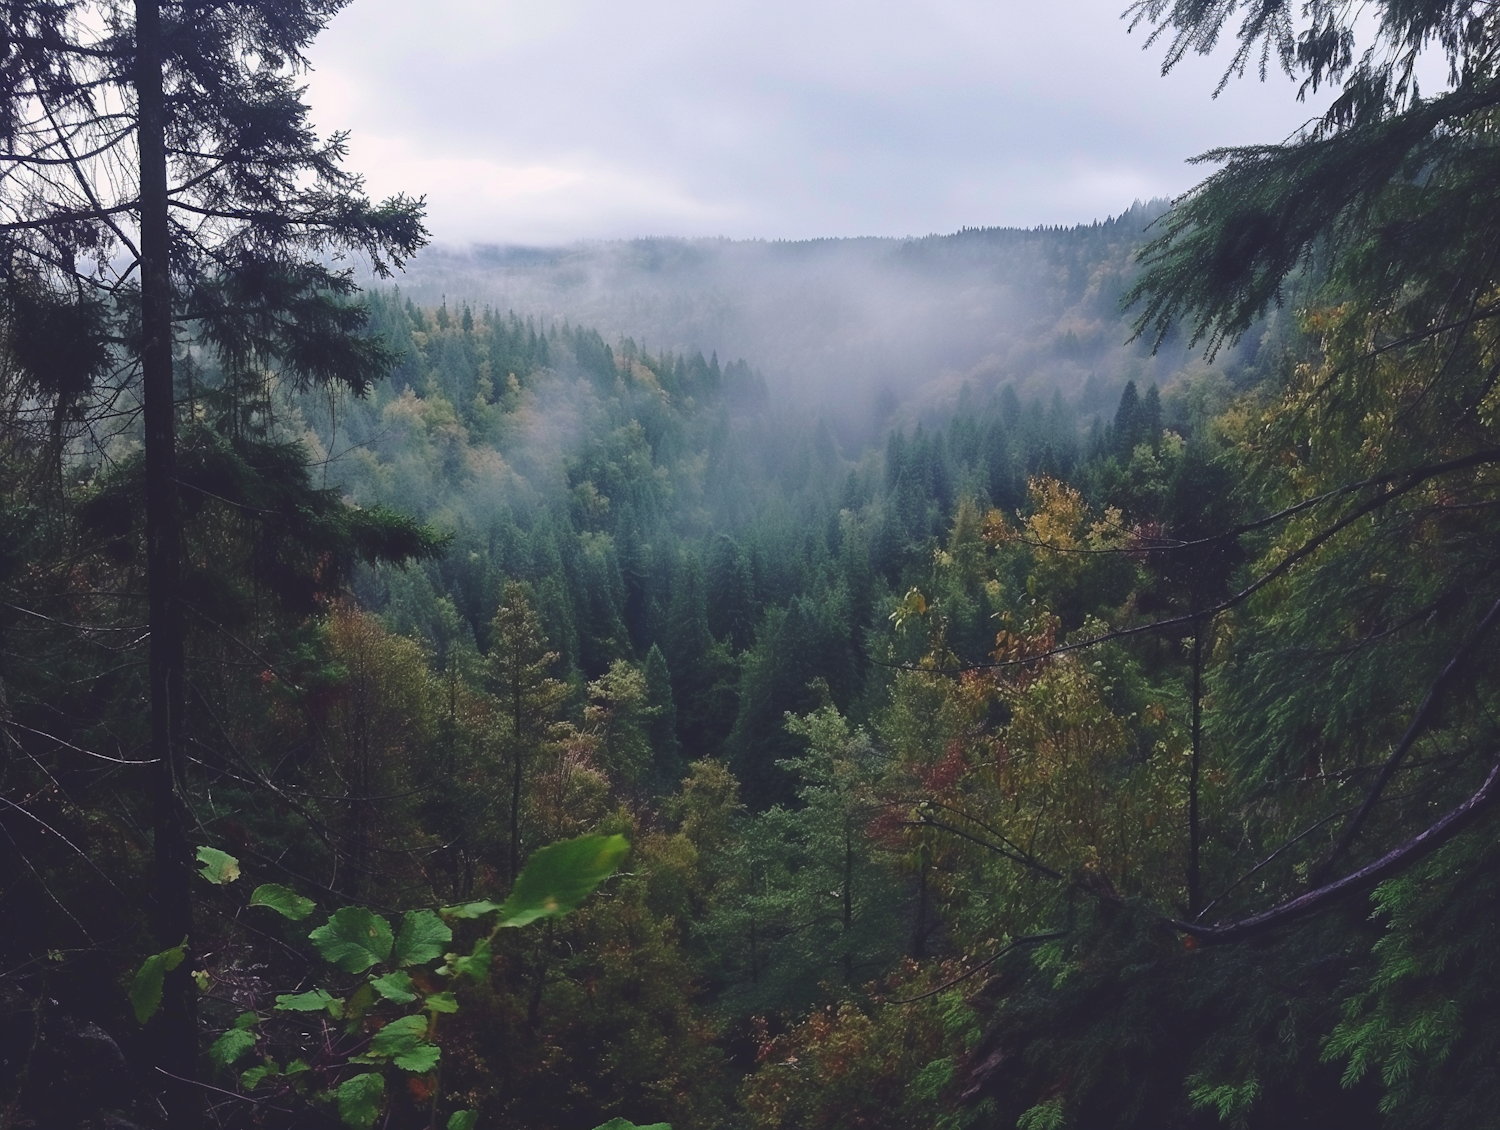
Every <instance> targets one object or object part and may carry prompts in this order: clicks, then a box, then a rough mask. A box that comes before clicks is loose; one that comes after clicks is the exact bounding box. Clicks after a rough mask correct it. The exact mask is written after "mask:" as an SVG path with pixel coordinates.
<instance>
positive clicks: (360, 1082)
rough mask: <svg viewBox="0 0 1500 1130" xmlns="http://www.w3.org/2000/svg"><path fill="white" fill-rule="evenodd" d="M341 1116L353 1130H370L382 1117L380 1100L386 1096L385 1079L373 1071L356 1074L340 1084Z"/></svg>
mask: <svg viewBox="0 0 1500 1130" xmlns="http://www.w3.org/2000/svg"><path fill="white" fill-rule="evenodd" d="M336 1093H337V1095H338V1100H339V1117H340V1118H342V1119H343V1120H344V1125H345V1126H350V1127H353V1130H370V1127H371V1126H374V1125H375V1119H377V1118H379V1117H380V1100H381V1099H383V1098H385V1080H384V1079H383V1078H381V1077H380V1076H379V1075H376V1074H374V1073H373V1072H371V1073H368V1074H365V1075H356V1076H354V1077H353V1078H352V1079H345V1080H344V1081H343V1082H342V1083H340V1084H339V1089H338V1091H337V1092H336Z"/></svg>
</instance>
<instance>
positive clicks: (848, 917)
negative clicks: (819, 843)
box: [843, 820, 854, 985]
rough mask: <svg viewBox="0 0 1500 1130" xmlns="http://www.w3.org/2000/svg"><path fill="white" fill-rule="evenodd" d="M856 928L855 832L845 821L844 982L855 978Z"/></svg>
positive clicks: (847, 982) (846, 982)
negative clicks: (852, 932) (851, 939)
mask: <svg viewBox="0 0 1500 1130" xmlns="http://www.w3.org/2000/svg"><path fill="white" fill-rule="evenodd" d="M853 928H854V834H853V829H852V828H850V826H849V822H848V821H847V820H845V821H844V930H843V934H844V984H846V985H847V984H849V983H850V982H852V981H853V980H854V951H853V950H852V949H851V948H850V943H849V931H850V930H852V929H853Z"/></svg>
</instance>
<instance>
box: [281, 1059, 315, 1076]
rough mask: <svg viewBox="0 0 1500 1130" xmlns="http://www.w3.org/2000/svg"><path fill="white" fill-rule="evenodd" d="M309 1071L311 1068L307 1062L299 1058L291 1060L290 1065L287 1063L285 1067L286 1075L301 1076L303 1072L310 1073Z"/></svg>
mask: <svg viewBox="0 0 1500 1130" xmlns="http://www.w3.org/2000/svg"><path fill="white" fill-rule="evenodd" d="M311 1070H312V1066H311V1065H310V1064H309V1063H308V1062H307V1060H305V1059H303V1058H301V1057H300V1056H299V1057H297V1058H296V1059H294V1060H292V1062H291V1063H289V1064H287V1065H286V1074H287V1075H301V1074H302V1073H303V1072H304V1071H311Z"/></svg>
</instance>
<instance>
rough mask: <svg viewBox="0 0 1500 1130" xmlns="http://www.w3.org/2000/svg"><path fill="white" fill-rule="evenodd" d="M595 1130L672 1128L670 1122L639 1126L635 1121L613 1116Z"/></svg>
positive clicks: (656, 1129) (670, 1129)
mask: <svg viewBox="0 0 1500 1130" xmlns="http://www.w3.org/2000/svg"><path fill="white" fill-rule="evenodd" d="M594 1130H672V1124H671V1123H669V1122H653V1123H651V1124H650V1125H649V1126H637V1125H636V1124H635V1123H634V1122H627V1121H626V1120H625V1119H623V1118H611V1119H610V1120H609V1121H608V1122H606V1123H605V1124H604V1125H603V1126H596V1127H594Z"/></svg>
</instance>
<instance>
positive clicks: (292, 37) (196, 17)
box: [0, 0, 425, 1127]
mask: <svg viewBox="0 0 1500 1130" xmlns="http://www.w3.org/2000/svg"><path fill="white" fill-rule="evenodd" d="M341 6H342V5H341V4H340V3H338V2H337V0H334V2H327V0H315V2H311V3H302V2H298V0H251V2H249V3H234V4H227V3H211V4H209V5H208V6H207V7H205V6H204V5H201V4H194V5H181V4H177V3H171V2H168V3H163V2H161V0H136V2H135V3H134V4H133V5H125V6H122V5H117V4H113V3H107V2H102V0H101V2H98V3H93V2H75V3H68V2H64V3H44V2H30V0H23V2H22V3H19V4H16V5H12V6H11V7H10V8H8V9H7V12H6V22H7V29H6V34H5V36H4V39H3V42H0V139H3V142H4V146H5V149H6V156H7V165H6V168H7V175H6V177H5V179H4V182H3V184H0V254H3V257H4V259H5V261H6V262H7V264H8V272H7V274H8V278H9V279H10V280H11V281H12V284H13V285H12V286H11V287H9V291H10V293H9V294H8V295H7V296H6V297H7V299H8V300H9V302H10V313H11V315H12V321H13V323H14V317H15V315H16V313H17V312H18V310H19V307H18V306H17V303H20V304H21V305H22V306H24V303H25V301H26V300H27V299H28V298H36V299H38V300H40V301H41V302H42V304H43V305H44V306H45V307H46V308H47V309H48V310H51V311H55V312H56V313H57V315H58V316H59V317H62V318H64V319H65V320H66V321H67V322H68V323H69V327H70V331H69V333H68V334H67V335H66V336H68V337H70V338H71V339H72V343H73V344H72V347H71V348H70V352H71V353H72V354H73V355H74V358H75V359H74V360H73V361H72V362H71V363H70V364H69V365H68V366H66V371H63V370H59V376H58V390H59V392H60V393H61V394H62V395H61V398H60V399H59V404H64V403H67V404H76V403H77V402H79V401H80V400H81V399H83V398H84V397H86V396H87V395H88V394H89V392H90V391H91V389H90V385H91V383H92V382H93V381H94V380H96V379H98V378H99V377H100V376H101V366H99V365H98V364H97V363H96V362H97V352H96V348H95V347H96V344H97V343H99V342H101V341H102V340H104V339H105V337H106V336H107V337H108V338H111V339H113V340H114V341H123V342H132V343H138V345H130V346H127V347H126V351H127V356H125V357H124V358H122V360H124V361H126V362H127V364H126V366H125V367H124V370H123V371H124V372H125V374H126V380H127V381H134V382H137V388H138V395H139V398H140V403H141V405H142V424H143V438H144V461H143V479H144V491H143V494H144V501H145V506H144V510H145V526H146V532H145V540H146V558H147V570H146V572H147V590H148V598H147V613H146V619H147V620H148V622H149V624H150V658H149V688H150V689H149V712H150V719H151V757H152V760H153V763H154V764H155V765H156V767H157V768H156V770H155V781H154V783H153V793H154V795H153V799H152V813H153V814H152V817H151V823H152V829H153V836H152V838H153V843H154V848H153V850H154V852H155V888H156V889H155V896H154V903H155V915H156V934H157V938H158V941H159V943H160V944H161V945H162V947H163V948H167V947H170V946H175V945H177V944H179V943H180V942H181V941H182V939H183V938H185V937H186V938H188V939H190V941H189V948H190V949H191V938H192V936H193V933H194V930H193V912H192V895H191V889H192V888H191V883H192V868H191V853H190V851H189V847H188V843H187V839H186V828H187V816H186V814H185V811H184V805H185V795H184V794H185V790H186V788H187V769H188V766H187V760H186V750H185V748H184V747H185V742H186V735H185V729H184V727H185V724H186V712H187V690H186V685H185V678H184V666H185V658H184V656H185V647H184V632H185V626H184V608H183V605H182V584H181V573H182V561H181V552H182V519H181V514H180V505H181V502H180V499H179V497H178V481H179V477H180V475H181V473H180V471H179V467H178V463H179V460H178V435H177V433H178V418H177V416H178V412H177V400H178V397H177V388H176V384H177V382H176V381H175V379H174V354H175V352H176V349H177V345H176V343H177V340H178V339H177V334H178V331H179V329H187V330H189V331H190V332H191V333H192V334H193V336H194V337H195V338H196V339H197V340H199V341H200V342H202V343H203V344H204V345H206V346H207V347H208V348H209V349H211V350H212V351H213V352H215V353H216V354H217V355H218V357H219V359H220V360H221V361H222V362H223V363H224V364H225V367H226V368H227V369H228V370H229V371H230V372H231V374H232V375H234V374H238V373H242V372H244V371H246V370H249V369H251V368H255V367H265V366H269V365H277V366H280V367H281V368H283V370H284V371H285V373H286V374H287V376H288V377H290V378H291V379H293V380H296V381H299V382H304V383H342V384H345V385H347V386H349V387H352V388H355V389H356V390H362V389H364V388H366V387H368V384H369V382H370V380H371V379H372V378H373V377H374V376H375V375H378V372H379V371H380V370H381V368H382V367H383V366H384V365H385V364H387V363H388V360H389V358H388V356H387V355H386V354H385V353H384V352H383V350H382V349H381V348H380V347H379V345H378V343H372V342H369V341H367V340H365V339H362V338H361V337H360V336H359V335H358V331H359V330H360V329H361V327H362V326H363V324H364V319H365V315H364V313H363V312H362V311H361V310H359V309H358V308H355V307H351V306H350V305H348V303H347V299H348V297H349V295H350V294H351V293H352V291H353V289H354V288H353V284H352V282H351V280H350V276H349V274H348V273H347V272H338V271H335V270H332V269H330V268H329V267H328V266H326V265H325V263H324V260H323V259H322V256H323V255H324V254H325V253H330V252H342V251H346V250H347V251H355V252H362V253H364V254H366V255H367V256H368V257H369V259H370V260H371V262H372V263H373V264H374V266H375V267H376V269H377V270H380V271H384V270H385V269H386V266H387V263H390V262H394V263H399V262H400V261H401V259H402V258H404V257H405V256H407V255H409V254H411V253H412V252H414V251H415V249H416V248H417V247H419V246H420V245H421V244H422V243H423V242H424V241H425V233H424V231H423V229H422V226H421V222H420V221H421V211H422V209H421V205H420V204H419V203H418V202H415V201H412V200H409V199H406V198H397V199H394V200H392V201H389V202H387V203H386V204H383V205H380V206H372V205H371V204H370V203H369V202H368V201H367V200H366V199H365V198H364V196H363V195H362V193H361V192H360V184H359V180H358V178H356V177H354V176H352V175H351V174H349V173H347V172H345V171H344V170H342V169H341V168H340V164H339V162H340V160H341V158H342V157H343V155H344V149H345V143H344V140H343V138H342V136H335V137H334V138H333V139H331V140H330V141H328V142H321V141H319V140H318V139H317V137H316V136H315V135H314V133H313V132H312V130H311V129H310V127H309V125H308V122H307V116H308V109H307V107H306V106H305V105H304V104H303V103H302V101H301V94H302V90H301V88H300V87H299V86H298V85H297V79H296V76H297V73H298V72H299V71H300V70H302V69H304V68H305V66H306V59H305V56H304V51H305V49H306V48H307V46H308V45H309V44H310V42H311V41H312V39H313V38H314V36H315V35H316V34H317V33H318V32H319V31H320V30H321V29H322V27H323V26H324V25H325V24H326V23H327V21H328V20H329V19H331V18H332V16H333V15H334V14H335V12H337V11H338V9H339V8H340V7H341ZM115 318H118V319H119V322H120V324H119V325H118V326H109V327H108V328H107V329H106V324H107V323H108V322H109V321H110V320H111V319H115ZM33 324H36V323H35V322H33ZM131 326H133V327H137V328H136V329H134V330H131V329H129V328H128V327H131ZM192 968H193V959H192V958H191V957H189V958H188V960H185V961H183V962H182V963H181V964H180V965H178V966H177V967H176V968H174V969H173V970H172V971H171V972H170V973H169V974H168V975H167V978H166V986H165V989H164V995H163V1003H162V1007H161V1009H160V1010H159V1012H158V1014H157V1016H156V1018H155V1019H154V1020H153V1031H154V1042H155V1045H156V1056H157V1063H158V1065H159V1066H160V1067H161V1069H162V1072H163V1075H162V1078H165V1079H184V1080H188V1081H189V1082H188V1083H187V1084H181V1085H170V1086H167V1087H166V1088H165V1089H164V1091H163V1094H164V1101H165V1103H166V1106H167V1110H168V1117H169V1121H170V1123H171V1125H172V1126H174V1127H178V1126H190V1125H194V1124H196V1122H197V1121H198V1119H199V1105H200V1102H201V1095H200V1094H199V1093H198V1092H197V1091H196V1089H195V1088H193V1087H192V1086H191V1081H192V1080H194V1079H195V1078H196V1043H197V1032H196V1025H195V1020H194V1015H195V1004H194V1001H195V999H196V998H195V993H194V990H193V985H192V982H191V977H190V974H191V971H192Z"/></svg>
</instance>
